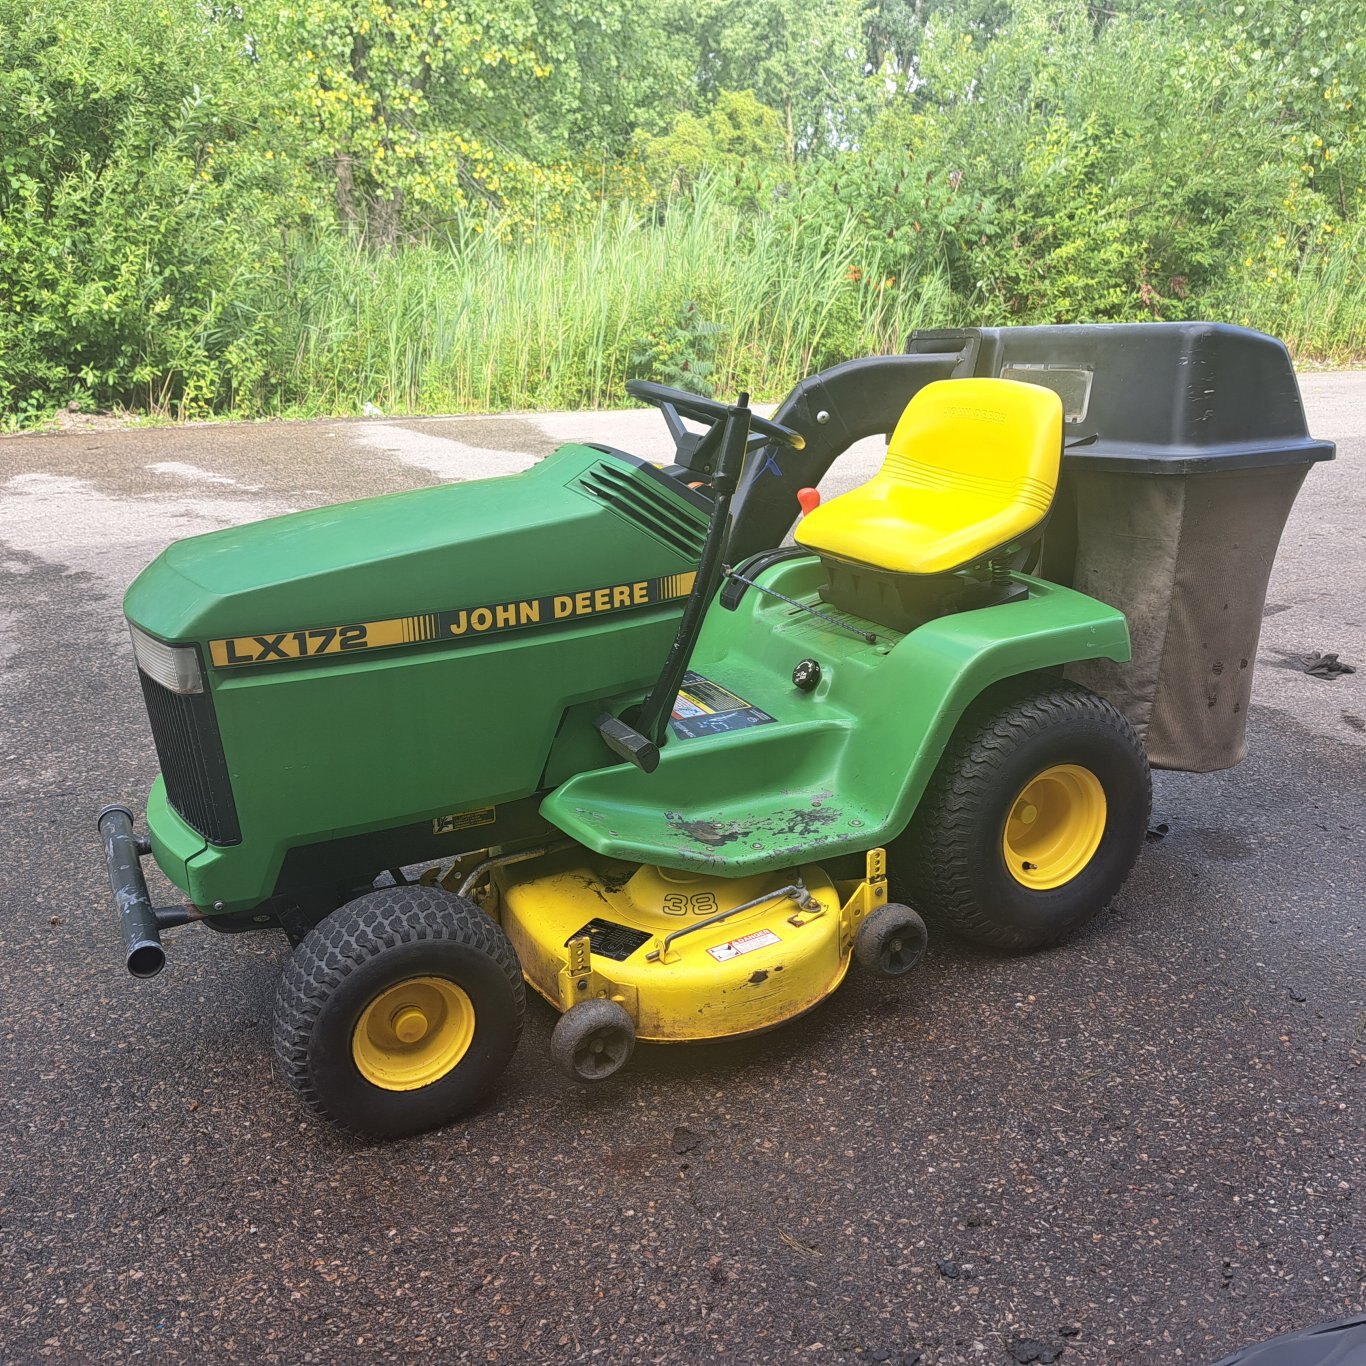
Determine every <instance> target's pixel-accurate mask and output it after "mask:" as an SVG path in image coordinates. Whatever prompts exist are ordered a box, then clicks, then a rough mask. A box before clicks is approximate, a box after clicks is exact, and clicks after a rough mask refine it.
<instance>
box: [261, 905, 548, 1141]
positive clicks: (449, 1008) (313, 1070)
mask: <svg viewBox="0 0 1366 1366" xmlns="http://www.w3.org/2000/svg"><path fill="white" fill-rule="evenodd" d="M525 1008H526V1001H525V995H524V989H523V986H522V974H521V971H520V969H519V968H518V964H517V955H516V953H515V952H514V950H513V948H512V945H511V944H510V943H509V942H508V939H507V936H506V935H505V934H504V933H503V931H502V929H501V928H499V926H498V925H496V924H495V923H494V922H493V921H492V920H490V919H489V918H488V917H487V916H486V915H484V914H483V913H482V912H481V911H480V910H479V909H478V907H476V906H475V905H474V904H473V903H472V902H469V901H466V900H464V899H463V898H461V897H456V896H452V895H450V893H448V892H445V891H442V890H441V889H440V888H438V887H422V886H408V887H385V888H382V889H380V890H379V891H376V892H371V893H369V894H368V895H366V896H362V897H359V898H357V899H356V900H355V901H352V902H348V903H347V904H346V905H345V906H341V907H339V908H338V909H337V910H335V911H333V912H332V914H331V915H329V916H327V918H326V919H324V920H323V921H321V922H320V923H319V924H318V925H316V926H315V927H314V928H313V929H312V930H311V931H310V932H309V933H308V935H307V936H306V937H305V938H304V940H303V942H302V943H301V944H300V945H299V946H298V948H296V949H295V950H294V954H293V956H292V957H291V958H290V960H289V962H288V963H287V964H286V966H285V972H284V976H283V977H282V978H281V980H280V986H279V990H278V992H277V993H276V1000H275V1056H276V1061H277V1064H278V1066H279V1069H280V1071H281V1073H282V1074H283V1076H284V1079H285V1081H286V1082H287V1083H288V1084H289V1086H290V1087H291V1088H292V1089H293V1090H294V1091H295V1092H296V1093H297V1094H298V1096H299V1097H300V1099H301V1100H302V1101H303V1102H304V1104H305V1105H306V1106H307V1107H308V1108H309V1109H310V1110H312V1111H313V1112H314V1113H315V1114H317V1115H320V1116H321V1117H322V1118H324V1119H327V1120H330V1121H331V1122H332V1123H333V1124H336V1125H339V1126H340V1127H342V1128H344V1129H349V1130H351V1131H352V1132H353V1133H357V1134H362V1135H365V1136H367V1137H372V1138H399V1137H402V1136H404V1135H407V1134H415V1133H420V1132H422V1131H423V1130H424V1129H431V1128H435V1127H436V1126H438V1125H442V1124H447V1123H449V1122H450V1121H451V1120H453V1119H456V1118H458V1117H459V1116H460V1115H462V1114H464V1113H466V1112H467V1111H468V1110H470V1109H472V1108H473V1107H474V1106H475V1105H477V1104H478V1103H479V1102H480V1101H481V1100H482V1099H483V1098H484V1096H485V1095H487V1093H488V1091H489V1090H490V1089H491V1087H492V1086H493V1083H494V1082H495V1080H496V1079H497V1077H498V1075H499V1074H500V1073H501V1072H502V1070H503V1068H504V1067H505V1066H506V1065H507V1062H508V1060H509V1059H510V1058H511V1056H512V1053H513V1050H514V1049H515V1048H516V1046H517V1040H518V1038H519V1036H520V1034H521V1031H522V1018H523V1014H524V1012H525Z"/></svg>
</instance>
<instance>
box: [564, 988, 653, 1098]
mask: <svg viewBox="0 0 1366 1366" xmlns="http://www.w3.org/2000/svg"><path fill="white" fill-rule="evenodd" d="M635 1047H636V1027H635V1025H634V1023H632V1020H631V1017H630V1016H629V1015H628V1014H627V1013H626V1010H625V1008H624V1007H622V1006H620V1005H618V1004H617V1002H616V1001H582V1002H580V1003H579V1004H578V1005H576V1006H571V1007H570V1008H569V1009H568V1010H567V1011H566V1012H565V1013H564V1014H563V1015H561V1016H560V1018H559V1021H558V1023H557V1024H556V1025H555V1029H554V1032H553V1033H552V1034H551V1036H550V1056H551V1059H552V1060H553V1061H554V1063H555V1066H556V1067H558V1068H559V1069H560V1071H561V1072H563V1073H564V1074H565V1076H567V1077H570V1078H572V1079H573V1080H574V1081H606V1080H607V1078H608V1077H610V1076H613V1075H614V1074H615V1073H617V1072H619V1071H620V1070H621V1069H622V1068H623V1067H625V1066H626V1064H627V1062H628V1061H629V1060H630V1057H631V1054H632V1053H633V1052H634V1051H635Z"/></svg>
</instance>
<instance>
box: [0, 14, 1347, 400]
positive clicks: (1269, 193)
mask: <svg viewBox="0 0 1366 1366" xmlns="http://www.w3.org/2000/svg"><path fill="white" fill-rule="evenodd" d="M1359 8H1360V6H1359V0H1305V2H1304V3H1302V4H1295V5H1283V4H1279V3H1276V0H1201V3H1199V4H1196V5H1175V4H1173V3H1171V0H1115V2H1114V3H1111V4H1107V5H1105V6H1100V5H1095V4H1089V3H1085V0H915V3H914V4H911V3H907V2H906V0H633V3H632V4H630V5H629V6H628V5H627V3H626V0H594V3H593V4H591V5H590V4H588V3H586V0H507V3H505V4H501V5H498V6H490V5H488V4H486V3H476V0H238V3H236V4H233V5H224V4H220V3H217V0H63V2H62V3H61V4H54V3H39V0H0V423H4V424H7V425H13V424H15V423H17V422H27V421H32V420H36V419H37V418H39V417H40V416H41V414H42V413H44V412H45V411H50V410H51V409H52V408H53V407H55V406H58V405H61V404H64V403H66V402H68V401H70V400H73V399H74V400H76V401H77V402H79V403H81V404H83V405H96V404H98V405H106V404H110V403H122V404H125V405H130V406H134V407H140V408H147V409H154V410H158V411H167V412H171V413H174V414H181V415H189V414H207V413H221V412H233V413H238V414H254V413H264V412H274V411H311V412H312V411H328V410H333V409H340V410H343V411H348V410H353V409H356V408H358V407H360V406H361V405H362V404H363V403H365V402H367V401H371V402H377V403H380V404H381V406H383V407H385V408H386V409H392V410H396V411H398V410H405V409H409V410H416V409H435V408H456V409H466V408H497V407H501V406H508V405H515V406H539V405H554V406H564V405H572V404H579V403H602V402H616V401H620V399H621V397H622V391H621V383H622V380H623V378H624V376H625V375H626V374H627V373H628V372H630V371H632V368H633V367H634V368H635V370H636V371H638V372H640V373H649V374H651V375H654V376H655V377H658V378H663V379H665V380H666V381H669V382H675V383H678V382H682V383H684V384H685V385H686V386H687V387H693V388H697V389H698V391H699V392H700V391H704V390H705V389H706V388H707V387H709V386H710V387H711V388H713V389H715V390H716V391H717V392H719V393H725V392H729V391H730V390H733V389H734V388H737V387H740V386H741V385H744V386H747V387H750V388H752V389H754V390H755V391H756V392H759V393H763V394H767V395H770V396H772V395H773V394H775V393H776V392H778V391H779V390H781V389H782V388H784V387H786V385H788V384H789V383H791V382H792V381H793V380H794V379H796V378H798V377H799V376H800V375H802V374H804V373H808V372H809V371H810V370H812V369H814V368H817V367H819V366H822V365H827V364H830V363H833V362H835V361H838V360H841V359H844V358H846V357H848V356H852V355H857V354H861V353H866V352H868V351H872V350H886V349H893V348H896V347H898V346H900V345H901V344H902V343H903V341H904V336H905V334H906V332H908V331H909V330H911V328H913V327H915V326H918V325H938V326H943V325H952V324H955V323H987V324H995V323H1003V322H1053V321H1069V322H1075V321H1085V320H1102V319H1151V318H1183V317H1212V318H1226V319H1230V320H1233V321H1240V322H1246V323H1248V324H1249V325H1251V326H1257V327H1262V328H1265V329H1267V330H1271V331H1275V332H1280V333H1282V334H1283V335H1284V336H1285V337H1286V338H1287V340H1289V341H1290V342H1291V343H1292V345H1294V346H1296V347H1298V348H1300V350H1301V351H1302V353H1304V354H1312V355H1325V356H1333V357H1348V356H1354V355H1359V354H1361V353H1362V352H1364V351H1366V338H1363V330H1364V329H1366V272H1363V271H1362V269H1361V265H1360V262H1361V259H1362V252H1363V250H1364V249H1366V237H1363V233H1366V129H1363V126H1362V120H1361V108H1362V94H1363V90H1366V41H1364V40H1363V39H1362V38H1361V37H1360V36H1359V33H1358V30H1359V29H1360V16H1359V13H1358V11H1359Z"/></svg>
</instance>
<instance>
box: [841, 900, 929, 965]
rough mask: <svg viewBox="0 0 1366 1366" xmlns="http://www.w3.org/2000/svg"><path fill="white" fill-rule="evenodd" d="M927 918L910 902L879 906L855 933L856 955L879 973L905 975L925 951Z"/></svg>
mask: <svg viewBox="0 0 1366 1366" xmlns="http://www.w3.org/2000/svg"><path fill="white" fill-rule="evenodd" d="M928 942H929V935H928V934H927V933H926V931H925V922H924V921H923V920H922V919H921V918H920V917H919V916H918V915H917V914H916V913H915V912H914V911H913V910H911V908H910V907H909V906H898V905H897V904H896V902H894V901H893V902H890V903H888V904H887V905H886V906H879V907H878V909H877V910H875V911H874V912H873V913H872V915H870V916H869V917H868V919H867V920H865V921H864V922H863V924H862V925H860V926H859V927H858V933H857V934H856V935H855V936H854V957H855V958H857V959H858V963H859V966H860V967H861V968H863V970H864V971H865V972H871V973H872V974H873V975H874V976H876V977H886V978H893V977H903V976H905V974H906V973H908V972H910V970H911V969H912V968H913V967H915V965H916V964H917V963H918V962H919V961H920V959H921V956H922V955H923V954H924V952H925V945H926V944H927V943H928Z"/></svg>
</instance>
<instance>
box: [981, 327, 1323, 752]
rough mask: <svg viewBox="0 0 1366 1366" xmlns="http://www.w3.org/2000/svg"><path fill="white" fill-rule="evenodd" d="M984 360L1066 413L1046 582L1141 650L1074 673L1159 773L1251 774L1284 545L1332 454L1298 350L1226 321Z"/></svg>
mask: <svg viewBox="0 0 1366 1366" xmlns="http://www.w3.org/2000/svg"><path fill="white" fill-rule="evenodd" d="M974 362H975V366H974V368H975V372H976V373H977V374H999V375H1001V376H1003V377H1004V378H1007V379H1019V380H1026V381H1028V382H1030V383H1034V384H1044V385H1047V386H1048V387H1049V388H1053V389H1056V390H1057V392H1058V393H1059V395H1060V396H1061V398H1062V400H1063V409H1064V415H1065V419H1066V427H1065V432H1066V440H1067V441H1068V442H1069V443H1072V444H1071V445H1070V446H1069V448H1068V449H1067V451H1066V453H1065V456H1064V459H1063V468H1062V477H1061V480H1060V482H1059V489H1058V498H1057V502H1056V503H1055V506H1054V510H1053V514H1052V518H1051V520H1050V523H1049V526H1048V530H1047V532H1046V533H1045V538H1044V548H1043V566H1042V570H1041V572H1042V573H1043V575H1044V577H1045V578H1049V579H1052V580H1054V581H1055V582H1058V583H1064V584H1070V585H1072V586H1073V587H1075V588H1077V589H1079V590H1080V591H1081V592H1084V593H1088V594H1090V595H1091V596H1092V597H1095V598H1098V599H1100V601H1102V602H1108V603H1110V604H1111V605H1112V606H1114V607H1118V608H1119V609H1120V610H1121V611H1123V613H1124V614H1125V616H1126V617H1127V618H1128V622H1129V631H1130V635H1131V637H1132V639H1133V658H1132V659H1131V660H1130V661H1129V662H1128V663H1126V664H1114V663H1111V662H1110V661H1108V660H1096V661H1091V662H1087V663H1083V664H1078V665H1074V666H1072V667H1071V668H1069V669H1068V676H1069V677H1072V678H1075V679H1076V680H1077V681H1078V682H1080V683H1084V684H1085V685H1086V686H1088V687H1090V688H1093V689H1094V690H1095V691H1096V692H1099V693H1101V694H1103V695H1104V696H1106V697H1108V698H1109V699H1110V700H1111V701H1113V702H1114V703H1115V704H1116V705H1117V706H1118V707H1119V708H1120V710H1121V711H1123V712H1124V714H1125V715H1126V716H1127V717H1128V718H1129V720H1130V722H1131V723H1132V724H1133V725H1134V727H1135V729H1136V730H1137V731H1138V733H1139V736H1140V737H1141V738H1142V740H1143V742H1144V744H1145V745H1146V747H1147V750H1148V756H1149V759H1150V760H1151V762H1152V763H1153V765H1154V766H1155V767H1157V768H1171V769H1185V770H1187V771H1190V772H1196V773H1203V772H1209V771H1211V770H1213V769H1220V768H1229V767H1231V766H1232V765H1234V764H1236V763H1238V762H1239V760H1241V759H1242V758H1243V756H1244V755H1245V754H1246V753H1247V740H1246V727H1247V709H1248V700H1249V697H1250V695H1251V691H1252V671H1253V664H1254V661H1255V659H1256V654H1257V637H1258V634H1259V632H1260V630H1261V622H1262V611H1263V608H1264V606H1265V602H1266V586H1267V580H1268V578H1269V576H1270V574H1271V566H1272V563H1273V561H1274V560H1275V557H1276V547H1277V546H1278V545H1279V544H1280V539H1281V532H1282V531H1283V530H1284V527H1285V521H1286V518H1287V516H1288V515H1289V513H1290V508H1291V506H1292V504H1293V503H1294V501H1295V495H1296V494H1297V493H1298V492H1299V489H1300V485H1301V484H1302V483H1303V482H1304V477H1305V475H1306V473H1307V472H1308V469H1309V466H1310V465H1311V464H1313V463H1314V462H1315V461H1319V460H1330V459H1332V457H1333V445H1332V443H1331V442H1327V441H1315V440H1314V439H1313V438H1311V437H1310V436H1309V433H1308V431H1307V430H1306V427H1305V421H1304V407H1303V404H1302V402H1301V400H1300V391H1299V385H1298V384H1297V383H1296V380H1295V372H1294V369H1293V367H1292V365H1291V363H1290V356H1289V354H1288V353H1287V352H1286V349H1285V347H1284V346H1283V345H1282V344H1281V343H1280V342H1278V341H1276V340H1275V339H1274V338H1272V337H1268V336H1265V335H1263V334H1262V333H1259V332H1252V331H1249V330H1247V329H1246V328H1239V327H1228V326H1224V325H1222V324H1213V323H1134V324H1119V325H1114V324H1110V325H1096V326H1084V327H1021V328H1000V329H995V330H992V329H983V330H982V332H981V343H980V350H979V353H978V355H977V356H976V357H974Z"/></svg>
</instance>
